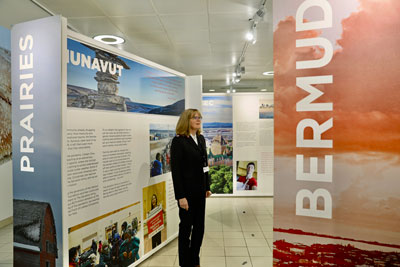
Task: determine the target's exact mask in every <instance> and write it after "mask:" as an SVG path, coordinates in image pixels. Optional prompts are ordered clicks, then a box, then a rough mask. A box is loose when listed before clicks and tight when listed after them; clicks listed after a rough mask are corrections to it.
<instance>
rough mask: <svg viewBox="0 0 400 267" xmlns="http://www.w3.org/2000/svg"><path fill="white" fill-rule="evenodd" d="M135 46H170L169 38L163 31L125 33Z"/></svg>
mask: <svg viewBox="0 0 400 267" xmlns="http://www.w3.org/2000/svg"><path fill="white" fill-rule="evenodd" d="M125 33H126V34H127V36H128V37H129V39H130V40H131V41H132V42H133V45H155V44H158V45H163V46H164V45H170V44H171V43H170V41H169V39H168V36H167V34H166V33H165V32H163V31H158V32H134V33H131V32H129V31H127V32H125Z"/></svg>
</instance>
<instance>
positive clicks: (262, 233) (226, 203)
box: [139, 197, 273, 267]
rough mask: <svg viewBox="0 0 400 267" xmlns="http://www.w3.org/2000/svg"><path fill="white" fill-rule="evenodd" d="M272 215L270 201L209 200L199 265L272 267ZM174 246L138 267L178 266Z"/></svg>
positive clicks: (255, 199)
mask: <svg viewBox="0 0 400 267" xmlns="http://www.w3.org/2000/svg"><path fill="white" fill-rule="evenodd" d="M272 213H273V199H272V198H264V197H257V198H244V197H241V198H210V199H208V200H207V215H206V231H205V234H204V240H203V245H202V249H201V255H200V265H201V266H202V267H236V266H238V267H239V266H240V267H269V266H272V242H273V239H272ZM177 245H178V242H177V240H174V241H173V242H171V243H170V244H168V245H167V246H165V247H164V248H162V249H161V250H160V251H158V252H157V253H155V254H154V255H153V256H151V257H150V258H149V259H147V260H146V261H144V262H143V263H142V264H140V265H139V266H140V267H143V266H151V267H161V266H179V261H178V256H177V255H178V249H177ZM172 262H173V264H172Z"/></svg>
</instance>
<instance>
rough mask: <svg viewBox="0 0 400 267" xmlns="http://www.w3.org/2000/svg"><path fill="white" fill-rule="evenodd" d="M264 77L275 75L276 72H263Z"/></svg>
mask: <svg viewBox="0 0 400 267" xmlns="http://www.w3.org/2000/svg"><path fill="white" fill-rule="evenodd" d="M263 75H265V76H268V75H274V72H273V71H266V72H263Z"/></svg>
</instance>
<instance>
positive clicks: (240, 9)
mask: <svg viewBox="0 0 400 267" xmlns="http://www.w3.org/2000/svg"><path fill="white" fill-rule="evenodd" d="M260 4H261V1H260V0H210V4H209V5H210V14H213V13H247V14H248V15H251V16H252V15H254V13H255V12H256V11H257V9H258V8H259V7H260Z"/></svg>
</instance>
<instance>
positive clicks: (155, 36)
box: [0, 0, 273, 92]
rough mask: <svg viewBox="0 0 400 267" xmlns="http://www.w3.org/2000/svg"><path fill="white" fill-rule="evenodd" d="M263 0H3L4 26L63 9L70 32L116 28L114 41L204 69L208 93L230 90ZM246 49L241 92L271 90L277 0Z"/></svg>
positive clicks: (197, 71) (174, 64) (186, 69)
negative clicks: (269, 74)
mask: <svg viewBox="0 0 400 267" xmlns="http://www.w3.org/2000/svg"><path fill="white" fill-rule="evenodd" d="M260 4H261V0H113V1H110V0H0V23H1V24H0V25H1V26H4V27H8V28H10V27H11V26H12V25H13V24H16V23H19V22H23V21H27V20H31V19H36V18H41V17H46V16H49V14H61V15H62V16H64V17H66V18H67V19H68V25H69V26H70V28H72V29H73V30H75V31H77V32H79V33H81V34H84V35H86V36H89V37H93V36H95V35H98V34H114V35H117V36H121V37H123V38H125V40H126V41H125V43H124V44H121V45H117V46H118V47H119V48H120V49H123V50H125V51H127V52H130V53H132V54H135V55H138V56H140V57H143V58H146V59H149V60H151V61H154V62H156V63H159V64H161V65H164V66H167V67H169V68H171V69H175V70H177V71H180V72H182V73H185V74H187V75H203V87H204V88H203V91H204V92H208V91H209V89H215V92H225V91H226V89H227V88H228V87H229V85H228V84H227V79H230V78H231V77H232V73H233V72H234V70H235V66H236V64H237V61H238V59H239V58H240V56H241V54H242V51H243V48H244V46H245V43H246V40H245V37H244V36H245V33H246V32H247V31H248V29H249V28H250V23H251V22H250V21H249V19H250V18H252V17H253V16H254V14H255V12H256V11H257V10H258V8H259V7H260ZM265 6H266V14H265V16H264V20H263V21H261V22H259V23H258V25H257V43H256V44H254V45H249V46H248V48H247V49H246V53H245V60H244V63H242V66H245V74H243V75H242V80H241V81H240V82H239V83H238V84H235V85H234V88H235V89H236V91H237V92H243V91H245V92H249V91H251V92H256V91H260V90H261V89H267V91H272V90H273V85H272V84H273V81H272V80H273V77H272V76H263V75H262V73H263V72H265V71H272V69H273V65H272V57H273V56H272V35H273V33H272V0H267V2H266V4H265Z"/></svg>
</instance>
